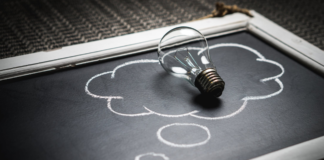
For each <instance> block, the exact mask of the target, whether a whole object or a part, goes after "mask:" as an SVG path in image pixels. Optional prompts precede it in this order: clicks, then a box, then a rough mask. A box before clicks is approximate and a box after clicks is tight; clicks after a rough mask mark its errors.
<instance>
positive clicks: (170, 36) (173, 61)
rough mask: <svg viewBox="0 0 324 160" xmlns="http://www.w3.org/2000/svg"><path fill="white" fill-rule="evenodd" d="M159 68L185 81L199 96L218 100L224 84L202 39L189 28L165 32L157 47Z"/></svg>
mask: <svg viewBox="0 0 324 160" xmlns="http://www.w3.org/2000/svg"><path fill="white" fill-rule="evenodd" d="M158 56H159V61H160V64H161V65H162V67H163V68H164V69H165V70H166V71H167V72H168V73H171V74H172V75H174V76H176V77H178V78H184V79H186V80H188V81H189V82H190V83H191V84H192V85H193V86H196V87H197V88H198V89H199V90H200V92H201V93H207V94H211V95H214V96H216V97H219V96H220V95H221V94H222V92H223V90H224V85H225V83H224V81H223V80H222V79H221V78H220V76H219V75H218V73H217V72H216V68H215V67H214V65H213V63H212V61H211V59H210V55H209V50H208V44H207V40H206V38H205V37H204V36H203V35H202V34H201V33H200V32H199V31H197V30H195V29H193V28H190V27H178V28H174V29H172V30H170V31H169V32H167V33H166V34H165V35H164V36H163V38H162V39H161V41H160V43H159V46H158Z"/></svg>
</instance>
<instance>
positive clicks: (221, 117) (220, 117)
mask: <svg viewBox="0 0 324 160" xmlns="http://www.w3.org/2000/svg"><path fill="white" fill-rule="evenodd" d="M220 47H238V48H242V49H245V50H248V51H250V52H252V53H254V54H255V55H256V56H257V57H258V58H257V59H256V61H259V62H266V63H270V64H273V65H275V66H277V67H279V68H280V69H281V73H280V74H278V75H276V76H272V77H268V78H264V79H261V80H260V81H261V82H267V81H270V80H274V81H275V82H277V83H278V85H279V87H280V89H279V90H278V91H276V92H273V93H271V94H268V95H260V96H247V97H244V98H243V99H242V100H243V104H242V106H241V107H240V108H239V109H238V110H236V111H234V112H233V113H230V114H228V115H225V116H218V117H204V116H199V115H196V113H198V112H199V111H198V110H194V111H191V112H188V113H185V114H178V115H169V114H161V113H157V112H154V111H152V110H150V109H148V108H147V107H145V106H143V107H144V109H145V110H146V111H147V112H142V113H137V114H126V113H120V112H117V111H115V110H114V109H113V108H112V106H111V100H112V99H123V97H121V96H100V95H96V94H93V93H91V92H90V91H89V88H88V86H89V84H90V83H91V81H92V80H94V79H95V78H98V77H100V76H103V75H106V74H111V79H113V78H114V77H115V74H116V71H117V70H118V69H120V68H122V67H125V66H128V65H133V64H140V63H159V61H158V60H155V59H141V60H134V61H130V62H126V63H124V64H121V65H118V66H117V67H115V68H114V70H112V71H108V72H103V73H100V74H97V75H95V76H93V77H91V78H90V79H89V80H88V81H87V83H86V85H85V92H86V93H87V94H88V95H90V96H92V97H94V98H99V99H106V100H107V108H108V109H109V110H110V111H111V112H113V113H115V114H117V115H120V116H128V117H137V116H147V115H157V116H161V117H169V118H180V117H185V116H191V117H195V118H198V119H205V120H220V119H226V118H230V117H233V116H235V115H237V114H239V113H240V112H242V111H243V110H244V109H245V107H246V105H247V102H248V101H249V100H262V99H268V98H271V97H273V96H276V95H279V94H280V93H281V92H282V91H283V88H284V85H283V83H282V82H281V81H280V79H279V78H280V77H281V76H282V75H283V74H284V73H285V69H284V68H283V66H282V65H281V64H280V63H278V62H276V61H272V60H269V59H266V58H265V57H264V56H263V55H262V54H261V53H260V52H258V51H257V50H255V49H253V48H251V47H248V46H245V45H242V44H236V43H221V44H215V45H212V46H210V47H209V50H212V49H215V48H220ZM188 49H189V50H201V48H197V47H192V48H188Z"/></svg>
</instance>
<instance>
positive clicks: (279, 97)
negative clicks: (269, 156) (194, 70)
mask: <svg viewBox="0 0 324 160" xmlns="http://www.w3.org/2000/svg"><path fill="white" fill-rule="evenodd" d="M208 42H209V47H210V54H211V57H212V60H213V61H214V63H215V65H216V67H217V70H218V72H219V74H220V75H221V76H222V78H223V79H224V81H225V82H226V86H225V90H224V92H223V95H222V96H221V97H220V98H218V99H216V98H210V97H205V96H201V95H200V93H199V91H198V90H197V89H196V88H195V87H193V86H191V85H190V84H189V83H188V82H186V81H185V80H183V79H178V78H175V77H173V76H170V75H168V74H167V73H166V72H165V71H164V70H163V68H162V67H161V66H160V65H159V64H158V63H157V53H156V51H152V52H147V53H142V54H138V55H133V56H129V57H124V58H119V59H113V60H109V61H106V62H103V63H99V64H94V65H89V66H85V67H79V68H74V69H70V70H63V71H60V72H53V73H50V74H43V75H38V76H33V77H27V78H23V79H17V80H11V81H4V82H1V84H0V97H1V111H0V114H1V121H0V124H1V125H0V126H1V132H0V134H1V136H0V137H1V154H0V156H1V159H42V160H44V159H92V160H96V159H98V160H103V159H105V160H107V159H120V160H127V159H142V160H143V159H154V158H155V159H159V158H160V159H170V160H183V159H197V160H198V159H199V160H207V159H229V160H233V159H250V158H254V157H257V156H260V155H263V154H266V153H269V152H272V151H276V150H279V149H282V148H285V147H288V146H291V145H294V144H297V143H300V142H304V141H307V140H310V139H313V138H316V137H319V136H322V135H324V116H323V113H324V98H323V95H324V79H323V78H322V77H320V76H318V75H317V74H315V73H314V72H312V71H311V70H309V69H307V68H305V67H304V66H302V65H301V64H299V63H297V62H296V61H294V60H292V59H291V58H289V57H287V56H286V55H284V54H282V53H281V52H280V51H278V50H276V49H275V48H273V47H271V46H270V45H268V44H267V43H265V42H263V41H261V40H260V39H258V38H256V37H254V36H253V35H251V34H249V33H247V32H240V33H236V34H232V35H227V36H224V37H219V38H214V39H209V41H208Z"/></svg>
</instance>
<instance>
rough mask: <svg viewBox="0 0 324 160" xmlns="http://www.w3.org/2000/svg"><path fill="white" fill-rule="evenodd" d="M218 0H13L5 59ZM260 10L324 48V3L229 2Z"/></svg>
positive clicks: (7, 12)
mask: <svg viewBox="0 0 324 160" xmlns="http://www.w3.org/2000/svg"><path fill="white" fill-rule="evenodd" d="M215 2H216V1H215V0H192V1H184V0H163V1H162V0H52V1H51V0H7V1H3V0H2V1H1V2H0V59H2V58H7V57H14V56H18V55H24V54H29V53H33V52H38V51H46V50H51V49H55V48H60V47H63V46H69V45H73V44H79V43H86V42H89V41H95V40H99V39H105V38H109V37H115V36H120V35H124V34H129V33H134V32H139V31H145V30H149V29H154V28H159V27H164V26H168V25H173V24H178V23H182V22H186V21H190V20H193V19H196V18H199V17H202V16H205V15H207V14H209V13H210V12H211V11H212V10H213V9H214V3H215ZM224 2H225V3H226V4H230V5H232V4H237V5H238V6H239V7H243V8H248V9H254V10H256V11H257V12H259V13H261V14H263V15H264V16H266V17H268V18H269V19H271V20H272V21H274V22H276V23H277V24H279V25H281V26H283V27H284V28H286V29H288V30H290V31H291V32H293V33H295V34H297V35H298V36H300V37H302V38H304V39H305V40H307V41H309V42H310V43H312V44H314V45H316V46H317V47H319V48H321V49H324V26H323V24H324V9H323V8H324V1H322V0H317V1H309V0H307V1H306V0H262V1H261V0H224Z"/></svg>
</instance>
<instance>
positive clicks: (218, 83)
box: [195, 68, 225, 97]
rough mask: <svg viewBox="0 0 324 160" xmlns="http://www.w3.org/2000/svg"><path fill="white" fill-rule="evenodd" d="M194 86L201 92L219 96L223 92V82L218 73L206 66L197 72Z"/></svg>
mask: <svg viewBox="0 0 324 160" xmlns="http://www.w3.org/2000/svg"><path fill="white" fill-rule="evenodd" d="M195 86H196V87H197V88H198V89H199V91H200V92H201V93H202V94H209V95H212V96H215V97H219V96H221V95H222V93H223V90H224V87H225V82H224V81H223V79H222V78H221V77H220V76H219V75H218V73H217V71H216V69H214V68H208V69H205V70H204V71H202V72H201V73H199V75H198V76H197V78H196V80H195Z"/></svg>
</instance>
